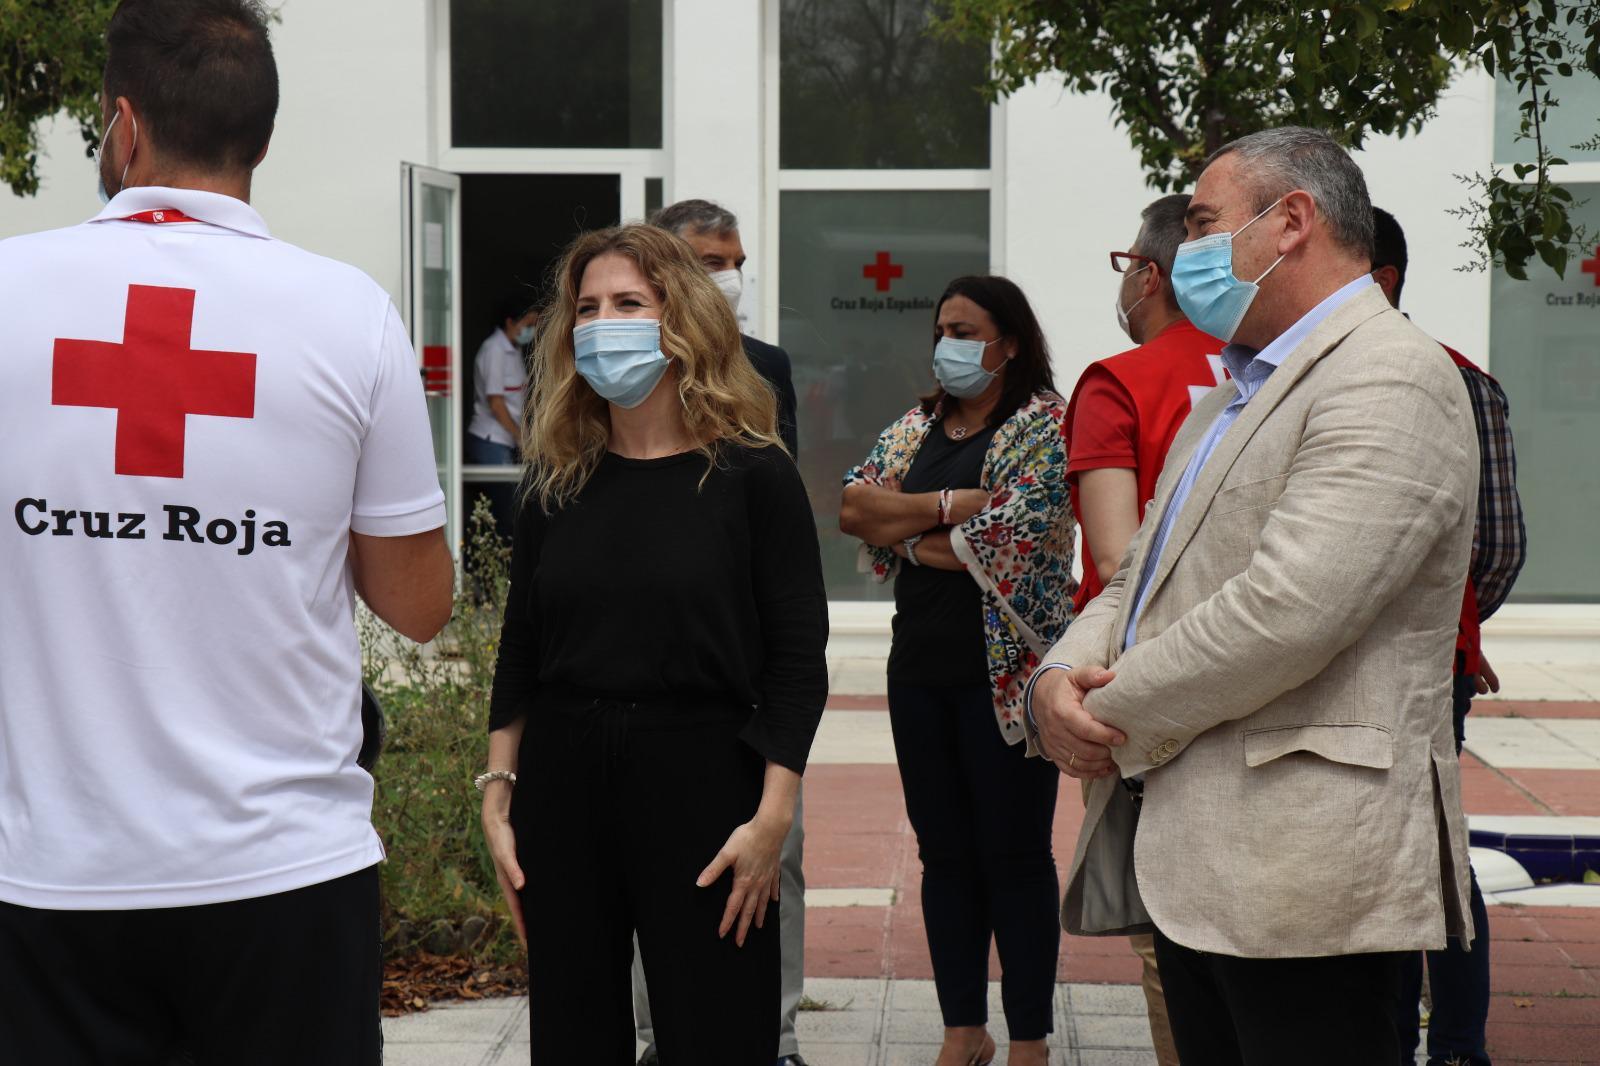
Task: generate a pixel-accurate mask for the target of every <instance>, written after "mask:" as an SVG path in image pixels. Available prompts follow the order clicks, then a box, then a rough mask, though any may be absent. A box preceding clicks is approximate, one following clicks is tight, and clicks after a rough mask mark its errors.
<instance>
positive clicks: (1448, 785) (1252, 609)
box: [1029, 128, 1478, 1066]
mask: <svg viewBox="0 0 1600 1066" xmlns="http://www.w3.org/2000/svg"><path fill="white" fill-rule="evenodd" d="M1187 229H1188V235H1189V237H1190V238H1191V239H1190V241H1189V242H1188V243H1186V244H1185V245H1183V246H1182V247H1180V249H1179V252H1178V257H1177V259H1176V260H1175V261H1174V264H1173V284H1174V288H1175V290H1176V293H1177V297H1178V301H1179V303H1180V305H1182V307H1183V310H1184V311H1185V313H1186V314H1188V316H1189V318H1190V319H1191V320H1192V321H1193V322H1194V323H1195V324H1196V325H1197V326H1199V327H1200V328H1202V329H1204V330H1206V331H1207V332H1209V333H1212V334H1214V335H1216V336H1218V337H1220V338H1222V339H1223V340H1225V341H1229V342H1230V343H1229V344H1228V346H1227V347H1226V348H1225V349H1224V351H1223V359H1224V361H1225V362H1226V363H1227V365H1228V367H1229V370H1230V372H1231V373H1232V377H1233V380H1231V381H1229V382H1227V383H1226V384H1224V385H1222V386H1219V387H1218V388H1217V389H1216V390H1214V391H1213V392H1211V393H1210V394H1208V395H1207V396H1206V397H1204V398H1203V399H1202V400H1201V401H1200V402H1199V404H1197V405H1196V407H1195V410H1194V412H1193V413H1192V414H1191V416H1190V418H1189V420H1188V422H1187V423H1185V425H1184V427H1183V429H1182V430H1181V431H1180V433H1179V435H1178V437H1177V439H1176V441H1175V442H1174V443H1173V446H1172V449H1171V451H1170V452H1169V453H1168V457H1167V465H1166V469H1165V471H1164V472H1163V474H1162V477H1161V480H1160V482H1159V483H1158V485H1157V488H1156V495H1155V499H1154V501H1153V502H1152V504H1151V506H1150V507H1149V508H1148V509H1147V510H1146V512H1145V521H1144V524H1143V526H1142V527H1141V528H1140V531H1139V533H1138V535H1137V537H1135V539H1134V541H1133V543H1132V545H1131V546H1130V547H1129V550H1128V554H1127V557H1126V558H1125V559H1124V560H1123V563H1122V567H1121V570H1120V572H1119V573H1118V574H1117V575H1116V576H1115V577H1114V578H1113V579H1112V581H1111V583H1110V584H1109V585H1108V586H1107V588H1106V590H1105V592H1103V593H1102V594H1101V595H1100V596H1099V597H1098V598H1097V599H1095V600H1094V602H1093V603H1092V604H1090V605H1089V607H1088V608H1087V609H1086V610H1085V611H1084V613H1083V614H1082V615H1080V616H1079V617H1078V619H1077V620H1076V621H1075V622H1074V623H1073V624H1072V626H1071V627H1070V628H1069V629H1068V631H1067V635H1066V636H1065V637H1064V638H1063V639H1062V640H1061V642H1060V643H1059V644H1057V645H1056V646H1055V648H1054V649H1053V650H1052V651H1051V652H1050V654H1049V656H1048V657H1047V658H1046V660H1045V663H1044V664H1043V665H1042V666H1041V667H1040V670H1039V672H1038V673H1036V675H1035V677H1034V679H1033V682H1032V684H1031V689H1030V693H1029V696H1030V707H1029V714H1030V719H1031V721H1032V722H1033V725H1034V730H1035V732H1034V735H1033V736H1032V737H1030V742H1031V743H1033V744H1034V746H1035V747H1036V749H1037V750H1039V751H1040V752H1042V753H1043V754H1044V755H1045V756H1046V757H1047V758H1049V759H1050V760H1051V761H1053V762H1055V763H1056V764H1057V765H1058V766H1059V767H1060V768H1061V769H1062V771H1063V772H1064V773H1067V774H1069V775H1071V776H1073V777H1078V778H1082V779H1084V780H1085V781H1086V782H1087V785H1086V796H1087V803H1086V806H1087V810H1086V812H1085V815H1084V823H1083V830H1082V832H1081V834H1080V835H1079V838H1078V847H1077V853H1076V855H1074V857H1073V864H1072V874H1071V877H1070V878H1069V881H1068V885H1067V890H1066V898H1065V901H1064V903H1063V909H1062V922H1063V925H1064V926H1065V927H1066V928H1067V929H1068V930H1069V931H1070V932H1072V933H1076V934H1080V935H1105V936H1110V935H1119V934H1129V933H1135V932H1148V931H1151V930H1152V929H1153V930H1154V932H1155V935H1156V954H1157V957H1158V959H1159V962H1160V968H1161V974H1162V978H1163V982H1164V984H1165V986H1166V993H1167V999H1168V1006H1169V1009H1170V1012H1171V1018H1172V1026H1173V1031H1174V1035H1175V1037H1176V1040H1177V1044H1178V1052H1179V1055H1180V1057H1181V1058H1182V1060H1183V1061H1184V1062H1185V1063H1196V1064H1204V1066H1213V1064H1227V1063H1244V1064H1249V1066H1256V1064H1272V1066H1278V1064H1281V1063H1289V1062H1293V1063H1296V1064H1305V1063H1324V1062H1325V1063H1329V1064H1339V1066H1351V1064H1363V1066H1364V1064H1379V1063H1382V1064H1385V1066H1387V1064H1389V1063H1393V1062H1395V1061H1396V1060H1397V1058H1398V1044H1397V1041H1396V1037H1395V1032H1394V1026H1393V1022H1392V1019H1391V1011H1392V1002H1393V996H1394V994H1395V993H1394V990H1395V989H1396V988H1397V985H1398V978H1399V967H1400V958H1401V956H1400V953H1402V952H1408V951H1416V950H1418V949H1423V948H1439V947H1442V946H1443V945H1444V942H1445V935H1446V933H1447V932H1449V933H1450V934H1452V935H1458V936H1461V937H1463V938H1464V939H1468V940H1470V938H1471V936H1472V929H1471V919H1470V917H1469V916H1468V911H1467V906H1466V898H1467V882H1466V873H1467V846H1466V829H1465V824H1464V821H1463V818H1462V814H1461V800H1460V784H1459V776H1458V769H1457V765H1456V760H1455V743H1454V739H1455V738H1454V735H1453V733H1452V727H1451V719H1450V672H1449V666H1450V659H1451V649H1453V648H1454V646H1455V639H1456V623H1457V620H1458V618H1459V615H1460V610H1461V587H1462V582H1463V581H1465V579H1466V572H1467V564H1468V557H1469V554H1470V551H1471V542H1472V527H1473V519H1474V511H1475V500H1476V492H1477V471H1478V454H1477V442H1476V439H1475V437H1474V434H1473V430H1472V412H1471V409H1470V406H1469V402H1468V398H1467V394H1466V390H1465V388H1464V387H1463V385H1462V383H1461V377H1460V375H1459V373H1457V372H1456V370H1455V368H1454V367H1453V366H1452V365H1451V363H1450V360H1449V359H1448V357H1447V356H1445V354H1444V352H1443V351H1442V350H1441V349H1440V348H1439V346H1438V345H1437V344H1436V343H1435V342H1433V341H1432V340H1430V339H1429V338H1428V337H1427V336H1425V335H1424V334H1422V333H1421V332H1420V331H1418V330H1417V329H1416V328H1415V327H1413V326H1412V325H1411V324H1410V323H1409V322H1408V321H1407V320H1406V319H1405V318H1404V317H1403V316H1402V315H1401V314H1400V313H1399V312H1397V311H1395V310H1393V309H1392V308H1391V307H1390V306H1389V304H1388V301H1387V300H1386V299H1385V298H1384V295H1383V293H1382V291H1381V290H1380V289H1379V288H1378V287H1377V286H1376V285H1374V284H1373V283H1372V280H1371V278H1370V277H1369V276H1368V271H1369V270H1370V269H1371V255H1372V206H1371V202H1370V200H1369V198H1368V195H1367V189H1366V183H1365V181H1364V179H1363V178H1362V175H1361V171H1360V170H1359V169H1358V168H1357V167H1356V166H1355V164H1354V163H1353V162H1352V161H1351V159H1350V157H1349V155H1348V154H1347V153H1346V152H1345V151H1344V150H1343V149H1342V148H1340V147H1339V146H1338V145H1337V144H1335V143H1334V142H1333V141H1332V140H1331V139H1329V138H1328V137H1327V136H1326V135H1324V134H1322V133H1320V132H1317V131H1313V130H1306V129H1296V128H1286V129H1280V130H1270V131H1266V132H1263V133H1258V134H1254V135H1252V136H1249V137H1245V138H1242V139H1240V140H1238V141H1235V142H1233V143H1232V144H1230V145H1227V146H1225V147H1224V148H1222V149H1221V150H1220V151H1218V152H1217V153H1216V155H1214V156H1213V157H1212V159H1211V160H1210V161H1209V163H1208V165H1207V167H1206V169H1205V171H1204V172H1203V174H1202V175H1201V177H1200V180H1199V183H1198V184H1197V186H1196V188H1195V193H1194V197H1193V199H1192V201H1191V202H1190V205H1189V210H1188V217H1187ZM1241 279H1243V280H1241Z"/></svg>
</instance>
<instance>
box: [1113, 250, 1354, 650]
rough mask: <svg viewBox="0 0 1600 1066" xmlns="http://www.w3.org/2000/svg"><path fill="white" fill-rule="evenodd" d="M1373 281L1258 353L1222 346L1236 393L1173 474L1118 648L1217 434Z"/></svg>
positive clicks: (1135, 625) (1327, 303)
mask: <svg viewBox="0 0 1600 1066" xmlns="http://www.w3.org/2000/svg"><path fill="white" fill-rule="evenodd" d="M1374 284H1376V282H1374V281H1373V280H1372V275H1370V274H1363V275H1361V276H1360V277H1359V278H1357V279H1356V280H1354V281H1352V282H1350V283H1349V284H1348V285H1346V286H1344V287H1343V288H1341V289H1340V290H1339V291H1338V292H1336V293H1334V294H1333V295H1332V296H1329V297H1328V298H1327V299H1325V300H1323V301H1322V302H1321V303H1319V304H1318V305H1317V306H1315V307H1313V308H1312V309H1311V310H1309V311H1307V312H1306V313H1305V315H1304V317H1302V318H1301V319H1300V321H1298V322H1296V323H1295V324H1294V325H1292V326H1290V327H1289V328H1288V329H1286V330H1284V331H1283V332H1282V333H1280V334H1279V335H1278V336H1277V338H1276V339H1274V340H1273V341H1272V343H1271V344H1269V345H1267V346H1266V347H1265V348H1263V349H1261V350H1260V351H1259V352H1258V351H1256V350H1255V349H1254V348H1247V347H1245V346H1244V345H1242V344H1230V345H1228V346H1227V347H1225V348H1223V349H1222V363H1223V365H1224V366H1226V367H1227V368H1228V373H1229V374H1231V375H1232V377H1233V385H1234V388H1236V389H1238V390H1239V394H1238V395H1237V396H1235V397H1234V398H1233V400H1232V402H1230V403H1229V404H1228V406H1227V407H1224V408H1223V409H1222V413H1221V414H1219V415H1217V417H1216V420H1215V421H1213V422H1212V423H1211V428H1210V429H1208V430H1206V435H1205V437H1204V438H1203V439H1202V440H1201V441H1200V446H1199V447H1198V448H1196V449H1195V451H1194V455H1193V456H1192V457H1191V458H1190V459H1189V465H1188V466H1187V467H1185V468H1184V471H1183V477H1181V478H1179V479H1178V487H1177V488H1176V489H1174V490H1173V492H1172V499H1171V501H1170V502H1168V504H1167V509H1166V510H1165V511H1163V512H1162V513H1161V524H1160V525H1158V526H1157V527H1156V535H1155V546H1154V547H1153V548H1151V550H1150V553H1149V554H1148V555H1147V556H1145V563H1144V569H1143V570H1141V571H1140V572H1139V586H1138V596H1137V598H1136V599H1135V600H1134V604H1133V613H1132V614H1131V615H1129V617H1128V636H1127V639H1126V640H1125V641H1124V642H1123V645H1122V649H1123V650H1124V651H1126V650H1128V649H1129V648H1131V647H1133V645H1134V642H1135V641H1136V640H1137V639H1138V632H1139V616H1140V615H1141V614H1143V613H1144V605H1145V600H1146V599H1148V598H1149V596H1150V579H1151V578H1152V577H1153V576H1155V572H1156V569H1157V568H1158V566H1159V565H1160V563H1161V555H1162V553H1163V552H1164V551H1166V548H1167V540H1168V538H1169V537H1171V536H1172V527H1173V526H1174V525H1176V524H1177V518H1178V515H1179V514H1181V513H1182V511H1183V505H1184V504H1185V503H1186V502H1188V499H1189V492H1190V491H1191V490H1192V489H1193V488H1194V483H1195V481H1196V480H1197V479H1198V478H1199V477H1200V471H1201V470H1202V469H1203V468H1204V467H1205V465H1206V461H1207V460H1208V459H1210V458H1211V453H1212V452H1215V451H1216V450H1217V445H1218V444H1220V443H1221V442H1222V438H1223V435H1224V434H1226V433H1227V432H1228V428H1229V427H1230V426H1232V425H1233V424H1234V423H1235V422H1237V421H1238V420H1239V415H1240V413H1241V412H1242V411H1243V410H1244V405H1245V404H1247V403H1249V402H1250V399H1251V397H1253V396H1255V394H1256V393H1258V392H1260V391H1261V387H1262V386H1263V385H1265V384H1266V383H1267V379H1268V378H1269V377H1271V376H1272V372H1273V371H1274V370H1276V369H1278V366H1279V365H1280V364H1281V363H1282V362H1283V361H1284V360H1285V359H1287V358H1288V357H1289V353H1290V352H1292V351H1294V350H1295V349H1296V348H1298V347H1300V342H1302V341H1304V340H1305V339H1306V338H1307V337H1308V336H1310V335H1311V331H1312V330H1314V329H1316V328H1317V326H1318V325H1320V324H1321V322H1322V320H1323V319H1325V318H1327V317H1328V316H1329V315H1330V314H1332V313H1333V312H1334V310H1335V309H1336V308H1338V307H1339V305H1341V304H1343V303H1344V302H1345V301H1346V300H1348V299H1350V298H1351V297H1352V296H1354V295H1355V294H1356V293H1358V292H1360V291H1361V290H1362V289H1365V288H1366V287H1367V286H1369V285H1374Z"/></svg>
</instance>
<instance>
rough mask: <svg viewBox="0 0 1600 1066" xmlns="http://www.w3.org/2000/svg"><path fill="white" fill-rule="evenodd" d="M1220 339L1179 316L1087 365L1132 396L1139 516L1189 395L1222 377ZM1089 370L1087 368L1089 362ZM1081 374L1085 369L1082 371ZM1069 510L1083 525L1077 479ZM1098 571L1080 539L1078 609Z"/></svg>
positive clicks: (1071, 409)
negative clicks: (1125, 348) (1143, 339)
mask: <svg viewBox="0 0 1600 1066" xmlns="http://www.w3.org/2000/svg"><path fill="white" fill-rule="evenodd" d="M1221 352H1222V342H1221V341H1219V340H1217V339H1216V338H1215V337H1213V336H1211V335H1210V334H1209V333H1202V332H1200V330H1199V329H1197V328H1196V327H1195V326H1194V325H1193V324H1192V323H1191V322H1189V320H1188V319H1180V320H1179V321H1177V322H1174V323H1173V324H1172V325H1170V326H1168V327H1167V328H1166V329H1164V330H1162V331H1161V332H1160V333H1159V334H1158V335H1156V336H1155V337H1153V338H1151V339H1150V340H1149V341H1147V342H1145V343H1144V344H1141V345H1140V346H1139V347H1137V348H1134V349H1133V350H1131V351H1126V352H1123V353H1121V354H1120V355H1113V356H1111V357H1110V358H1108V359H1102V360H1100V361H1099V362H1098V363H1095V364H1092V366H1098V367H1101V368H1103V369H1105V370H1106V371H1107V372H1109V373H1110V374H1111V376H1112V377H1114V378H1116V380H1117V382H1118V384H1120V385H1121V386H1122V387H1123V388H1125V389H1127V390H1128V395H1130V396H1131V397H1133V409H1134V413H1135V415H1136V416H1137V418H1138V436H1137V438H1136V439H1137V441H1138V444H1137V446H1136V450H1135V461H1136V462H1137V463H1138V466H1137V467H1135V469H1134V475H1135V477H1136V478H1137V479H1138V482H1139V520H1140V521H1143V520H1144V510H1145V508H1146V507H1147V506H1149V503H1150V500H1151V499H1152V498H1153V497H1154V496H1155V494H1156V479H1157V478H1159V477H1160V476H1161V467H1162V465H1163V464H1165V463H1166V461H1167V449H1169V448H1171V447H1172V439H1173V438H1174V437H1176V436H1177V435H1178V428H1179V427H1180V426H1182V425H1183V420H1184V419H1185V418H1188V417H1189V411H1190V409H1191V407H1192V406H1193V402H1194V399H1195V398H1196V397H1198V396H1202V395H1204V394H1205V393H1206V392H1207V391H1209V390H1211V389H1213V388H1215V387H1216V386H1217V385H1218V384H1220V383H1221V382H1222V381H1224V380H1226V376H1225V374H1224V371H1223V369H1222V363H1221V361H1220V360H1219V359H1218V356H1219V355H1220V353H1221ZM1091 369H1092V367H1091ZM1085 374H1087V370H1086V371H1085ZM1082 386H1083V379H1082V378H1079V379H1078V387H1077V388H1074V389H1073V390H1072V401H1071V403H1069V404H1068V405H1067V425H1068V427H1071V425H1072V419H1073V415H1074V414H1075V413H1076V411H1077V407H1078V390H1079V389H1080V388H1082ZM1070 491H1071V493H1072V513H1073V516H1074V517H1075V518H1077V519H1078V523H1079V525H1080V526H1081V525H1082V524H1083V512H1082V510H1081V508H1080V506H1079V503H1078V482H1077V479H1076V478H1074V479H1072V482H1071V488H1070ZM1101 588H1102V585H1101V583H1100V575H1099V573H1098V572H1097V571H1096V570H1095V565H1094V557H1093V556H1092V555H1091V554H1090V552H1089V542H1088V541H1087V540H1085V541H1084V544H1083V582H1082V583H1081V584H1080V585H1079V586H1078V595H1077V596H1076V598H1075V599H1074V601H1073V602H1074V603H1075V604H1076V605H1077V609H1078V610H1080V611H1081V610H1083V608H1084V606H1085V605H1087V604H1088V602H1089V601H1090V600H1092V599H1094V598H1095V597H1096V596H1098V595H1100V590H1101Z"/></svg>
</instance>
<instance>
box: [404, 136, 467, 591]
mask: <svg viewBox="0 0 1600 1066" xmlns="http://www.w3.org/2000/svg"><path fill="white" fill-rule="evenodd" d="M400 166H401V200H402V203H403V211H402V218H403V219H404V225H405V233H404V240H403V243H402V246H403V247H404V248H405V250H406V271H405V298H404V301H403V303H404V305H405V306H404V308H403V312H404V314H405V316H406V324H407V326H408V327H409V328H410V330H411V343H412V346H413V347H415V348H416V350H417V354H418V356H419V357H420V359H421V371H422V382H423V391H424V392H425V393H426V394H427V399H428V421H429V422H430V423H431V424H432V426H433V454H434V459H435V460H436V461H437V462H438V464H439V484H440V485H441V486H443V488H444V495H445V506H446V510H447V514H448V518H447V524H446V528H445V533H446V535H447V536H448V537H449V540H450V550H451V551H452V552H454V553H455V554H456V557H457V559H459V558H460V553H461V536H462V514H461V430H462V426H461V358H462V354H461V314H460V308H461V270H460V263H461V179H460V177H458V176H457V175H455V174H447V173H445V172H444V171H441V170H433V169H431V168H429V167H422V166H417V165H415V164H412V163H402V164H401V165H400Z"/></svg>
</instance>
